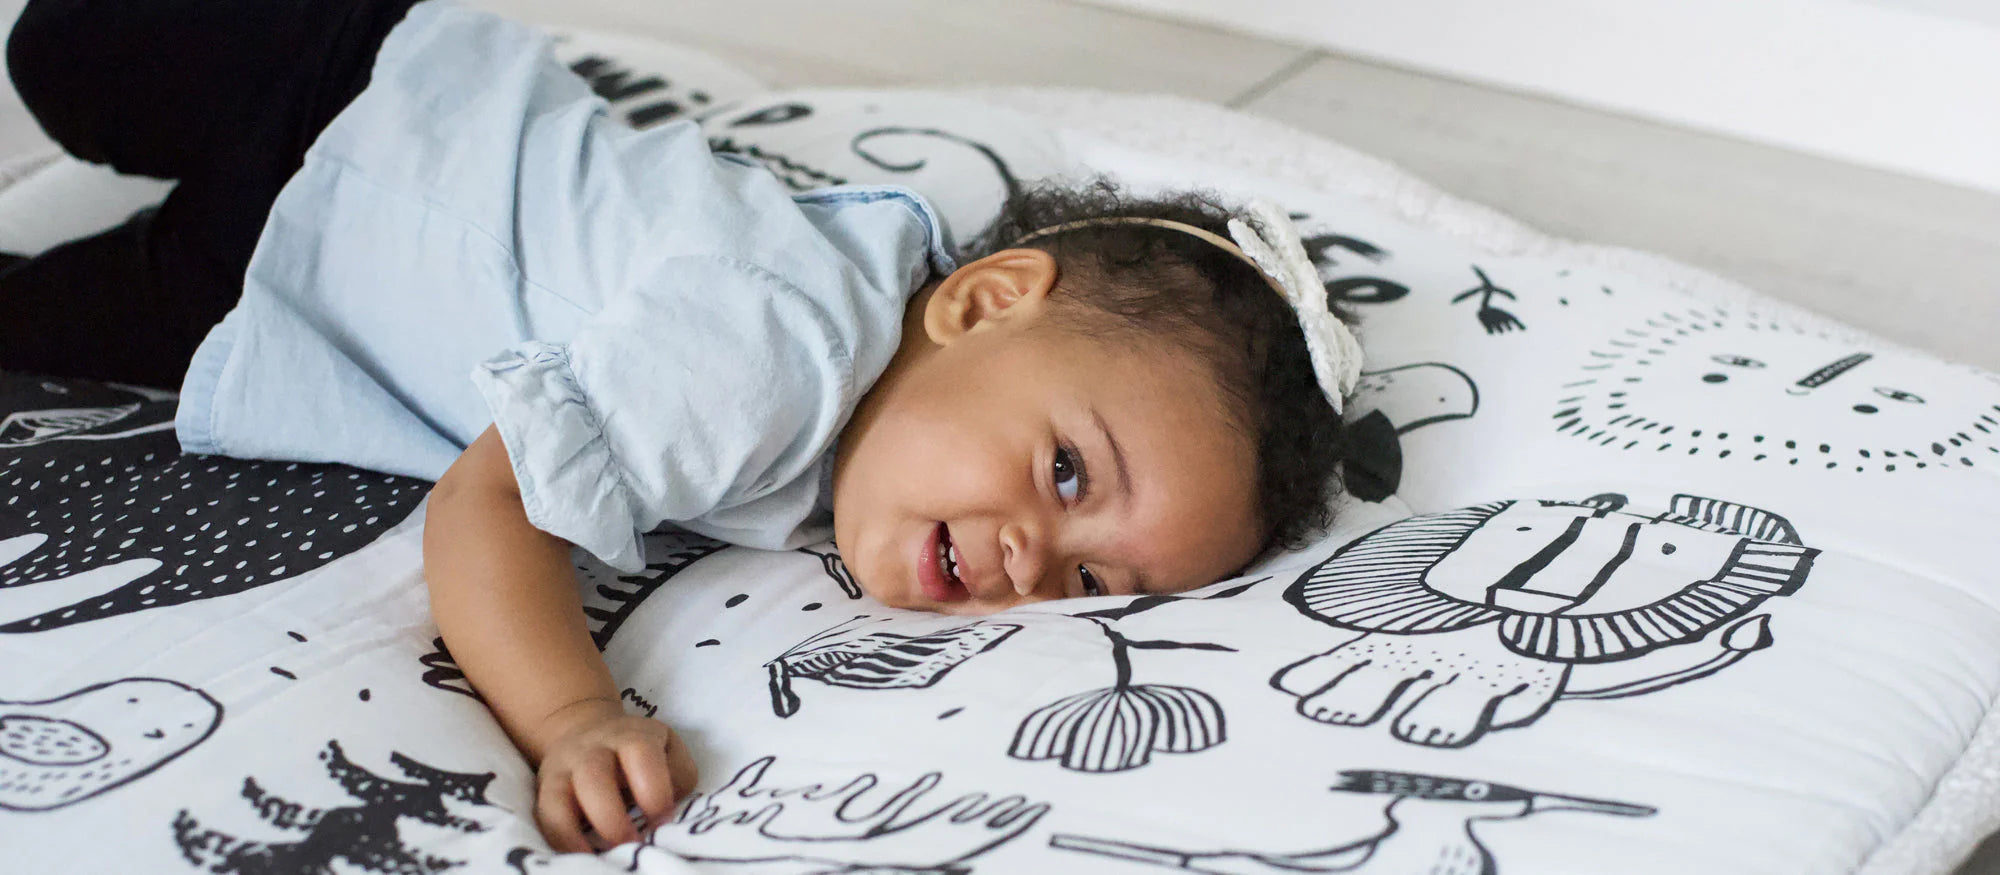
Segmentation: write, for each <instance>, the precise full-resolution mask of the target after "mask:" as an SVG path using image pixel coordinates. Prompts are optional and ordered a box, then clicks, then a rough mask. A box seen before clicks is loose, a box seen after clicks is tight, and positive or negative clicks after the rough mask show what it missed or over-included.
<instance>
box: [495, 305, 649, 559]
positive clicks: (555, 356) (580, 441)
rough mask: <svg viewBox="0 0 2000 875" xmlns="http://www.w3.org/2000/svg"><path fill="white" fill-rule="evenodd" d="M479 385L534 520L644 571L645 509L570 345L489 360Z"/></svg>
mask: <svg viewBox="0 0 2000 875" xmlns="http://www.w3.org/2000/svg"><path fill="white" fill-rule="evenodd" d="M473 381H474V383H476V384H477V385H478V386H479V391H480V394H482V395H484V396H485V398H486V405H487V407H488V409H490V410H491V411H492V413H493V424H494V427H495V429H496V430H497V431H498V432H499V433H500V440H501V442H502V443H503V444H505V445H506V447H507V458H508V462H509V464H510V465H511V466H512V467H513V469H514V479H515V480H516V481H517V482H518V483H519V485H520V489H521V504H522V507H523V508H524V509H525V510H526V511H527V513H528V521H529V522H532V523H534V525H535V527H536V528H539V529H541V530H543V531H545V532H548V533H550V534H553V535H556V536H557V537H560V538H562V539H564V540H566V541H569V542H570V543H572V544H575V545H577V546H579V547H582V548H583V549H585V550H588V551H590V553H591V555H593V556H596V557H597V558H599V559H602V560H604V562H605V563H606V564H608V565H610V566H612V567H614V568H618V569H620V570H623V571H627V572H632V571H637V570H639V569H640V568H643V567H644V566H645V559H644V556H643V551H642V550H641V548H640V542H639V533H640V529H639V528H638V520H639V517H640V511H639V509H638V508H637V507H635V506H634V504H633V499H634V495H633V492H632V490H631V489H629V488H627V487H626V485H625V482H624V477H625V475H624V472H623V471H621V470H620V469H619V467H618V465H617V463H616V462H614V461H613V460H612V458H611V444H610V441H609V439H608V438H607V437H606V436H605V433H604V428H603V426H602V425H601V420H600V419H599V418H598V416H597V414H596V413H595V412H594V411H592V410H591V409H590V398H589V397H588V396H586V395H585V394H584V392H583V388H582V387H581V386H580V385H578V384H577V381H576V375H575V373H574V372H572V371H571V370H570V365H569V347H568V345H566V344H555V343H539V342H529V343H524V344H521V345H520V346H517V347H515V348H512V349H509V350H507V351H505V352H502V353H500V354H499V355H496V356H494V357H493V358H491V359H488V360H486V361H485V362H482V363H481V364H480V366H479V372H478V373H476V374H474V376H473ZM517 447H519V448H522V449H524V450H525V449H526V448H530V447H532V448H534V452H533V453H531V454H530V453H524V452H520V451H517V450H516V449H515V448H517ZM551 502H553V504H551Z"/></svg>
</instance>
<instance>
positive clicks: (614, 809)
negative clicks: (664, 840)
mask: <svg viewBox="0 0 2000 875" xmlns="http://www.w3.org/2000/svg"><path fill="white" fill-rule="evenodd" d="M621 777H622V776H621V775H620V773H619V769H618V757H617V755H616V754H613V753H612V752H611V751H608V750H606V751H600V752H599V753H598V754H597V755H594V756H592V757H591V758H590V759H589V761H588V762H585V763H583V764H582V765H580V766H579V767H578V768H577V770H576V772H575V774H574V775H573V776H572V778H571V780H573V781H574V782H575V783H576V801H577V803H578V804H579V805H581V806H582V807H583V814H584V816H585V817H587V818H589V819H590V825H591V828H593V829H595V830H596V831H597V837H598V838H601V839H603V840H604V841H605V842H606V847H610V846H612V845H622V844H624V843H626V842H631V841H638V839H639V831H638V830H637V829H636V828H634V827H633V826H632V818H631V815H629V814H627V813H626V812H627V810H628V809H627V806H626V803H625V791H624V787H623V783H624V782H623V781H621V780H620V778H621Z"/></svg>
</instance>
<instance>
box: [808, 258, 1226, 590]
mask: <svg viewBox="0 0 2000 875" xmlns="http://www.w3.org/2000/svg"><path fill="white" fill-rule="evenodd" d="M954 276H957V275H956V274H955V275H954ZM927 300H928V299H927V298H925V297H921V296H920V297H919V298H918V299H917V300H915V301H913V302H912V307H913V308H915V307H918V306H920V305H922V304H923V303H925V302H926V301H927ZM1029 304H1030V306H1034V303H1033V302H1029ZM910 333H911V332H910V331H908V330H906V332H905V336H906V340H905V342H904V345H903V348H902V349H900V350H899V351H898V353H897V361H896V362H895V363H894V364H892V365H891V366H890V370H889V373H887V374H886V375H885V376H884V377H883V379H882V380H881V381H880V382H878V383H877V384H876V386H875V388H873V389H871V390H870V392H869V393H868V396H867V397H866V398H864V399H863V401H862V404H861V406H860V408H859V409H858V410H857V411H856V414H855V418H854V420H852V421H851V422H850V424H849V426H848V427H847V429H846V430H845V431H844V432H843V433H842V435H841V442H840V446H839V449H838V456H837V459H836V466H835V477H834V531H835V541H836V543H838V545H839V547H840V553H841V556H842V558H843V559H844V560H845V561H846V564H847V567H848V569H849V570H850V571H852V572H853V573H854V575H855V577H856V578H857V579H858V580H859V581H860V583H861V587H862V589H864V590H865V591H867V592H868V594H869V595H871V596H873V597H874V598H875V599H876V600H878V601H881V602H882V603H884V604H887V605H890V606H892V607H901V608H913V609H918V610H931V611H939V612H943V613H950V614H984V613H991V612H993V611H998V610H1002V609H1005V608H1008V607H1011V606H1014V605H1017V604H1024V603H1028V602H1034V601H1044V600H1048V599H1057V598H1068V597H1073V596H1081V595H1093V594H1106V595H1113V594H1117V595H1123V594H1133V593H1173V592H1183V591H1186V590H1189V589H1193V588H1196V587H1200V586H1205V585H1207V584H1210V583H1213V582H1215V581H1217V580H1221V579H1223V578H1225V577H1227V576H1228V575H1229V574H1231V573H1232V572H1234V571H1236V570H1237V569H1239V568H1241V567H1242V566H1244V565H1245V564H1247V563H1248V562H1249V561H1250V560H1251V559H1252V558H1254V556H1255V553H1256V551H1257V548H1258V547H1259V546H1260V533H1259V532H1258V530H1257V526H1256V524H1255V521H1254V513H1255V511H1254V509H1255V486H1254V482H1255V481H1254V477H1255V457H1254V454H1253V450H1252V449H1251V446H1250V443H1249V440H1248V439H1247V438H1246V437H1245V436H1244V435H1243V434H1242V433H1241V432H1240V431H1239V430H1237V429H1235V428H1234V427H1233V426H1232V425H1231V423H1230V422H1229V421H1228V420H1227V419H1226V418H1225V416H1224V414H1223V412H1222V411H1223V407H1222V405H1221V404H1220V403H1219V401H1218V390H1217V389H1216V388H1215V387H1214V385H1213V380H1212V378H1211V377H1209V376H1208V375H1206V374H1204V373H1203V372H1202V371H1201V370H1199V369H1198V366H1197V365H1196V364H1195V363H1194V360H1193V358H1192V357H1191V356H1189V355H1188V354H1187V353H1185V352H1182V351H1179V350H1166V349H1138V350H1135V349H1132V348H1130V347H1129V346H1126V345H1122V344H1120V343H1118V342H1117V341H1110V340H1100V339H1093V338H1089V337H1083V336H1079V335H1077V334H1074V333H1072V332H1068V331H1065V330H1062V329H1061V328H1059V327H1055V326H1053V325H1052V324H1050V322H1049V320H1048V315H1047V311H1046V310H1043V309H1037V310H1033V311H1016V312H1014V313H1013V314H1012V316H1010V317H1006V318H999V319H991V320H985V321H982V322H981V324H979V325H977V326H975V327H972V328H971V329H969V330H965V331H963V333H957V334H955V335H953V334H951V332H950V331H949V329H948V330H947V333H946V336H945V337H944V342H943V343H942V344H941V345H940V344H939V343H927V342H922V339H921V337H919V338H918V339H917V340H915V341H913V340H912V339H910V338H909V335H910ZM933 333H934V334H935V332H933Z"/></svg>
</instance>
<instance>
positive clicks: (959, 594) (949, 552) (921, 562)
mask: <svg viewBox="0 0 2000 875" xmlns="http://www.w3.org/2000/svg"><path fill="white" fill-rule="evenodd" d="M958 559H959V556H958V547H956V546H955V545H953V544H952V543H951V529H949V528H948V527H946V526H945V524H944V523H938V524H937V528H936V529H935V530H934V531H933V532H932V534H931V538H930V539H929V541H928V542H927V543H925V544H924V550H923V552H922V553H921V554H919V556H918V557H917V582H918V584H919V585H920V586H921V587H922V588H923V590H924V594H925V595H927V596H929V597H930V598H931V600H932V601H936V602H958V601H964V600H966V599H968V598H971V597H972V593H971V591H970V590H967V589H966V587H965V581H963V580H961V579H959V576H958Z"/></svg>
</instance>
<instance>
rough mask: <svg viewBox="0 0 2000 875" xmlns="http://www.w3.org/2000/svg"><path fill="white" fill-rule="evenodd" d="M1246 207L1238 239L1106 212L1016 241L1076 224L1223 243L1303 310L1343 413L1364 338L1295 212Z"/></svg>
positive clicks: (1312, 350) (1319, 368)
mask: <svg viewBox="0 0 2000 875" xmlns="http://www.w3.org/2000/svg"><path fill="white" fill-rule="evenodd" d="M1245 212H1246V213H1248V214H1249V217H1250V218H1251V219H1253V220H1255V224H1252V223H1250V222H1245V221H1244V220H1243V219H1241V218H1232V219H1230V220H1229V236H1230V237H1231V238H1234V241H1233V242H1232V241H1231V240H1228V239H1224V238H1223V237H1222V236H1221V235H1219V234H1216V233H1214V232H1212V231H1206V230H1203V229H1201V228H1197V227H1195V226H1193V225H1189V224H1187V223H1185V222H1176V221H1173V220H1171V219H1152V218H1146V217H1143V216H1103V217H1099V218H1095V219H1080V220H1078V221H1075V222H1064V223H1062V224H1060V225H1051V226H1049V227H1047V228H1042V229H1040V230H1037V231H1031V232H1029V233H1028V234H1026V235H1024V236H1022V237H1021V238H1020V239H1018V240H1015V241H1014V242H1013V243H1012V244H1010V245H1012V246H1019V245H1021V244H1023V243H1026V242H1028V241H1030V240H1036V239H1039V238H1042V237H1047V236H1049V235H1051V234H1058V233H1061V232H1063V231H1069V230H1072V229H1076V228H1088V227H1094V226H1098V225H1153V226H1155V227H1160V228H1170V229H1172V230H1175V231H1180V232H1183V233H1186V234H1193V235H1194V236H1196V237H1200V238H1201V239H1203V240H1207V241H1208V242H1210V243H1213V244H1215V245H1216V246H1218V247H1221V248H1222V249H1223V250H1224V251H1226V252H1228V253H1229V254H1231V255H1234V256H1236V257H1237V258H1240V259H1243V260H1244V261H1245V262H1246V263H1248V264H1249V265H1250V266H1252V267H1255V268H1257V270H1258V272H1260V273H1262V274H1263V275H1264V277H1265V279H1267V280H1269V281H1270V282H1271V285H1272V286H1273V287H1275V288H1277V290H1278V293H1279V294H1282V295H1284V296H1285V301H1286V302H1287V303H1289V304H1291V305H1292V310H1293V311H1294V312H1296V313H1297V314H1298V318H1299V328H1300V329H1301V330H1303V331H1304V332H1305V335H1306V351H1307V352H1308V353H1309V354H1310V355H1311V356H1312V365H1313V374H1314V375H1315V376H1317V377H1318V378H1319V387H1320V390H1321V391H1323V392H1325V393H1326V400H1327V402H1328V403H1330V404H1332V405H1333V412H1334V413H1336V414H1338V413H1340V412H1341V410H1340V407H1341V404H1340V399H1342V398H1344V397H1346V396H1347V395H1348V394H1349V393H1351V392H1353V391H1354V386H1355V384H1356V383H1358V382H1360V380H1361V341H1359V340H1357V339H1355V337H1354V332H1352V331H1349V330H1347V324H1346V323H1344V322H1341V321H1340V317H1337V316H1335V315H1333V312H1332V311H1331V310H1329V309H1327V306H1326V287H1325V286H1323V285H1321V284H1320V281H1319V270H1318V269H1317V268H1315V267H1313V263H1312V259H1311V258H1309V257H1307V255H1306V246H1305V243H1304V241H1301V240H1300V239H1299V232H1298V229H1297V228H1295V227H1293V225H1292V219H1291V217H1290V216H1287V215H1286V214H1285V212H1284V211H1283V210H1281V209H1278V207H1277V206H1276V205H1274V204H1272V203H1271V202H1269V201H1265V200H1253V201H1251V202H1250V203H1249V204H1247V205H1246V208H1245Z"/></svg>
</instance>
